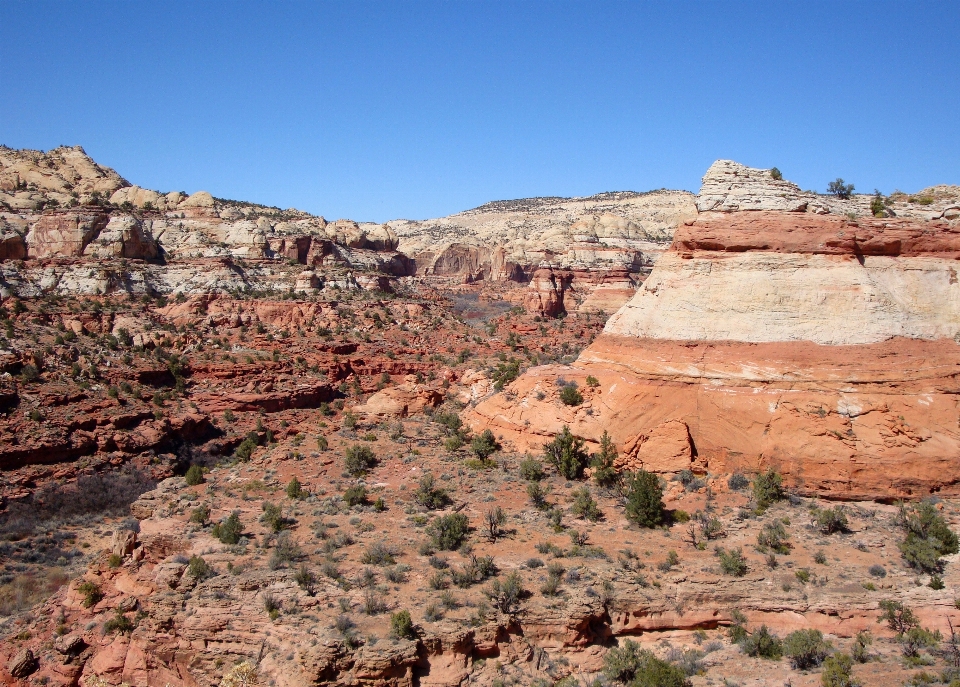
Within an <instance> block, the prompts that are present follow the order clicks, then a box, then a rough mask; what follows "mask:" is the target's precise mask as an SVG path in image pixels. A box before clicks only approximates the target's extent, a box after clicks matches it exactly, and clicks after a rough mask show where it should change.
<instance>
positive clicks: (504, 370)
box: [490, 359, 520, 391]
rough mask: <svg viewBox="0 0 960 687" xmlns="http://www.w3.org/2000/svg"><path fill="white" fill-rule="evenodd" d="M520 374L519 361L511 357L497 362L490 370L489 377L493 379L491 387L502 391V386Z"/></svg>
mask: <svg viewBox="0 0 960 687" xmlns="http://www.w3.org/2000/svg"><path fill="white" fill-rule="evenodd" d="M519 376H520V361H519V360H516V359H511V360H509V361H505V362H501V363H497V366H496V368H494V369H493V370H491V373H490V378H491V379H492V380H493V388H494V389H496V390H497V391H503V388H504V387H505V386H506V385H507V384H509V383H510V382H512V381H514V380H515V379H516V378H517V377H519Z"/></svg>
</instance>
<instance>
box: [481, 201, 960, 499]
mask: <svg viewBox="0 0 960 687" xmlns="http://www.w3.org/2000/svg"><path fill="white" fill-rule="evenodd" d="M777 202H779V201H777ZM761 205H763V203H761ZM786 209H787V210H797V211H791V212H774V211H769V210H768V211H759V212H742V211H741V212H732V213H716V212H711V213H704V214H701V215H700V217H699V218H698V219H697V220H696V221H694V222H691V223H689V224H687V225H685V226H683V227H682V228H681V229H679V230H678V231H677V233H676V236H675V239H674V243H673V245H672V247H671V250H670V251H668V252H667V253H666V254H664V256H663V257H662V258H661V259H660V261H659V262H658V263H657V265H656V267H655V268H654V270H653V272H652V273H651V275H650V276H649V278H647V280H646V281H645V282H644V285H643V287H642V288H641V289H640V290H639V291H638V292H637V294H636V296H634V297H633V299H632V300H631V301H630V302H628V303H627V304H626V305H624V306H623V307H622V308H621V309H620V310H619V311H618V312H617V313H616V315H614V317H612V318H611V319H610V320H609V321H608V323H607V325H606V327H605V330H604V333H603V334H602V335H601V336H600V337H599V338H598V339H597V340H596V341H595V342H594V343H593V344H592V345H591V346H589V347H588V348H587V349H586V350H585V351H584V352H583V353H582V354H581V355H580V357H579V359H578V360H577V361H576V363H574V364H573V365H572V366H570V367H566V366H549V367H539V368H533V369H532V370H530V371H528V372H527V373H526V374H525V375H523V376H522V377H521V378H520V379H519V380H518V381H517V382H515V383H514V384H513V385H512V386H511V387H510V388H509V389H508V392H509V393H508V394H504V395H497V396H494V397H491V398H490V399H488V400H486V401H484V402H482V403H480V404H479V405H478V406H477V407H476V408H475V410H474V411H473V413H472V415H471V423H472V424H473V426H474V428H475V429H478V430H479V429H481V428H484V427H490V428H493V429H494V430H495V431H496V432H497V433H499V434H501V435H503V436H504V437H505V438H507V439H510V440H512V441H513V442H515V443H516V444H517V445H518V446H519V447H522V448H524V449H527V450H531V449H532V450H537V449H539V447H540V445H541V444H542V443H544V442H545V441H546V440H548V439H549V438H551V437H552V436H553V435H554V434H555V433H556V432H557V431H559V430H560V428H561V427H562V426H563V425H564V424H566V425H569V426H570V427H571V428H572V429H573V431H574V432H575V433H576V434H578V435H580V436H582V437H584V438H586V439H588V440H590V441H593V442H596V441H598V440H599V438H600V435H601V434H602V432H603V431H605V430H606V431H609V432H610V434H611V436H612V438H613V439H614V441H615V442H616V443H617V444H618V446H619V447H620V450H621V453H622V454H623V456H624V458H623V460H624V461H625V462H624V463H623V464H622V465H623V466H624V467H628V468H636V467H646V468H647V469H653V470H656V471H661V472H677V471H679V470H681V469H692V470H694V471H698V472H705V471H709V472H712V473H723V472H728V473H729V472H735V471H747V472H756V471H758V470H762V469H765V468H767V467H770V466H773V467H776V468H777V469H779V470H780V471H781V472H783V473H784V475H785V476H786V478H787V479H788V481H789V483H790V484H791V485H792V486H794V487H795V488H797V489H798V490H800V491H801V492H804V493H809V494H821V495H826V496H829V497H833V498H844V499H861V498H877V499H892V498H899V497H910V496H914V497H915V496H919V495H923V494H929V493H933V492H937V493H941V494H943V493H949V494H956V493H960V431H958V427H960V409H958V403H957V397H958V396H957V395H958V393H960V283H958V277H957V274H958V269H960V226H958V225H957V223H956V222H953V221H945V220H942V219H941V220H935V221H919V220H910V219H901V218H872V219H862V218H861V219H859V220H853V219H850V218H849V217H844V216H837V215H832V214H829V213H825V214H819V213H817V212H814V211H810V208H809V207H807V208H806V209H807V210H808V211H807V212H801V211H799V210H798V209H797V208H793V207H788V208H786ZM588 376H592V377H594V378H595V379H596V380H598V381H599V386H597V387H596V388H593V387H590V386H588V385H586V383H585V382H586V378H587V377H588ZM561 377H562V378H563V379H564V380H566V381H577V382H579V384H580V386H581V389H582V392H583V394H584V396H585V402H584V403H583V404H582V405H580V406H577V407H568V406H565V405H563V404H561V403H559V401H558V396H559V387H558V386H557V383H556V382H557V380H558V379H559V378H561ZM680 427H682V428H683V430H682V431H681V430H680V429H678V428H680ZM671 428H673V429H676V431H673V429H671ZM668 430H669V431H668ZM686 431H689V436H690V440H691V441H690V450H689V451H681V450H676V449H675V448H670V449H669V450H668V449H666V448H664V446H674V447H675V446H682V444H683V442H682V441H680V439H682V438H683V437H681V436H680V435H684V436H685V433H686ZM674 434H675V435H677V437H680V438H677V439H676V440H673V439H671V440H666V443H663V441H661V443H662V444H663V445H662V446H659V447H658V448H657V450H652V446H654V445H652V444H651V445H648V443H647V442H649V441H650V440H651V438H652V437H656V436H659V437H660V440H663V438H664V436H665V435H674ZM645 446H646V448H644V447H645Z"/></svg>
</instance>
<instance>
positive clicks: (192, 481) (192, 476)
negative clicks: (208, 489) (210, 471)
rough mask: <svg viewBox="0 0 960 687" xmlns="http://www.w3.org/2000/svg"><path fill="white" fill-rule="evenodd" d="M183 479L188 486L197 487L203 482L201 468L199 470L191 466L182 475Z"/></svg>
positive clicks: (197, 466) (197, 467)
mask: <svg viewBox="0 0 960 687" xmlns="http://www.w3.org/2000/svg"><path fill="white" fill-rule="evenodd" d="M184 479H185V480H186V481H187V484H188V485H189V486H191V487H195V486H197V485H198V484H200V483H202V482H203V468H201V467H200V466H199V465H191V466H190V468H189V469H188V470H187V474H186V475H184Z"/></svg>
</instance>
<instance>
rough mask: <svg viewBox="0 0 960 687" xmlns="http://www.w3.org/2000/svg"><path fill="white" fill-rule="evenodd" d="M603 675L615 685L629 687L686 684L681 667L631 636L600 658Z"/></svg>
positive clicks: (660, 686) (677, 686)
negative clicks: (644, 646) (658, 655)
mask: <svg viewBox="0 0 960 687" xmlns="http://www.w3.org/2000/svg"><path fill="white" fill-rule="evenodd" d="M603 675H604V677H606V678H607V679H608V680H611V681H613V682H615V683H617V684H621V685H630V686H631V687H634V686H635V687H685V686H686V685H689V682H688V681H687V676H686V675H685V674H684V672H683V670H682V669H681V668H678V667H677V666H675V665H672V664H670V663H668V662H667V661H664V660H661V659H659V658H657V657H656V656H654V655H653V652H651V651H649V650H647V649H641V648H640V645H639V644H637V643H636V642H634V641H633V640H631V639H628V640H626V641H625V642H624V643H623V645H622V646H619V647H612V648H611V649H610V650H609V651H607V653H606V655H605V656H604V657H603Z"/></svg>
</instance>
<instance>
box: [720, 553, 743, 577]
mask: <svg viewBox="0 0 960 687" xmlns="http://www.w3.org/2000/svg"><path fill="white" fill-rule="evenodd" d="M717 557H718V558H719V559H720V569H721V570H722V571H723V573H724V574H725V575H733V576H734V577H743V576H744V575H746V574H747V561H746V560H745V559H744V557H743V551H742V550H740V549H739V548H736V549H729V550H725V549H722V548H720V547H719V546H718V547H717Z"/></svg>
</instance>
